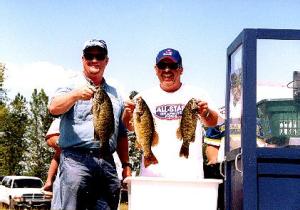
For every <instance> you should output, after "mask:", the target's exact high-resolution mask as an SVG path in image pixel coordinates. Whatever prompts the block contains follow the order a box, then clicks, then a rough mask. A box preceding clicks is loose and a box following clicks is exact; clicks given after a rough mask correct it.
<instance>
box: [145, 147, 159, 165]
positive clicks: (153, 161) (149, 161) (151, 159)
mask: <svg viewBox="0 0 300 210" xmlns="http://www.w3.org/2000/svg"><path fill="white" fill-rule="evenodd" d="M157 163H158V160H157V159H156V157H155V156H154V154H153V153H152V151H151V152H150V154H149V155H148V156H147V157H146V156H145V157H144V165H145V168H147V167H148V166H149V165H151V164H157Z"/></svg>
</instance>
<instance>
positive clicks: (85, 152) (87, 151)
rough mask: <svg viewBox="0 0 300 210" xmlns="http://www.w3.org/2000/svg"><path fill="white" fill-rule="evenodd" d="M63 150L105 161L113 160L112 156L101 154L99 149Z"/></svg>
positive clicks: (75, 148)
mask: <svg viewBox="0 0 300 210" xmlns="http://www.w3.org/2000/svg"><path fill="white" fill-rule="evenodd" d="M64 150H65V151H70V152H74V153H77V154H80V155H86V156H93V157H97V158H102V159H106V160H111V159H112V158H113V156H112V154H106V155H103V154H101V151H100V148H93V149H89V148H80V147H72V148H68V149H64Z"/></svg>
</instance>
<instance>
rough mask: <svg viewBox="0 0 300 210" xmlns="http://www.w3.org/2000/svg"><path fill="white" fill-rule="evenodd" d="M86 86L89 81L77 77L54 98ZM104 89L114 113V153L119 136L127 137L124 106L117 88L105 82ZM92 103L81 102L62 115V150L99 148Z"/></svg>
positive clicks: (111, 145)
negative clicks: (95, 136) (124, 123)
mask: <svg viewBox="0 0 300 210" xmlns="http://www.w3.org/2000/svg"><path fill="white" fill-rule="evenodd" d="M86 84H88V81H87V80H86V79H85V77H84V76H83V75H76V76H75V77H72V78H71V80H70V82H69V83H68V84H67V85H66V86H65V87H60V88H58V89H57V90H56V92H55V94H54V97H55V96H57V95H61V94H65V93H68V92H70V91H72V90H73V89H75V88H78V87H80V86H83V85H86ZM103 87H104V89H105V91H106V92H107V94H108V95H109V97H110V99H111V102H112V105H113V111H114V119H115V132H114V134H113V135H112V137H111V138H110V141H109V144H110V151H111V152H112V153H113V152H114V151H115V150H116V146H117V138H118V135H126V129H125V127H124V125H123V123H122V121H121V116H122V115H121V114H122V112H123V109H124V104H123V100H122V98H121V96H120V94H119V93H118V92H117V90H116V88H114V87H112V86H110V85H108V84H107V83H106V82H105V81H104V84H103ZM92 103H93V99H90V100H79V101H77V102H76V103H75V104H74V106H73V107H72V108H71V109H70V110H69V111H67V112H66V113H64V114H62V115H61V122H60V137H59V146H60V147H61V148H62V149H69V148H87V149H93V148H99V146H100V144H99V140H95V139H94V125H93V114H92V111H91V110H92Z"/></svg>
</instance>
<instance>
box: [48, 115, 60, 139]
mask: <svg viewBox="0 0 300 210" xmlns="http://www.w3.org/2000/svg"><path fill="white" fill-rule="evenodd" d="M59 124H60V118H55V119H54V120H53V121H52V123H51V125H50V127H49V129H48V131H47V133H46V139H47V138H49V137H50V136H52V135H55V134H57V135H59V134H60V133H59Z"/></svg>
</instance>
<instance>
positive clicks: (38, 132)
mask: <svg viewBox="0 0 300 210" xmlns="http://www.w3.org/2000/svg"><path fill="white" fill-rule="evenodd" d="M48 100H49V99H48V96H47V95H46V93H45V92H44V90H43V89H41V91H40V92H38V91H37V89H34V90H33V93H32V96H31V101H30V113H31V116H30V125H29V133H28V139H29V147H28V148H29V149H28V151H27V154H28V155H27V158H26V161H25V162H24V163H25V164H27V170H26V173H27V174H28V175H32V176H38V177H40V178H42V179H43V180H45V179H46V177H47V172H48V168H49V164H50V161H51V157H52V150H51V148H49V147H48V146H47V144H46V141H45V135H46V132H47V130H48V128H49V126H50V124H51V122H52V120H53V118H52V117H51V115H50V114H49V112H48V108H47V105H48Z"/></svg>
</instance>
